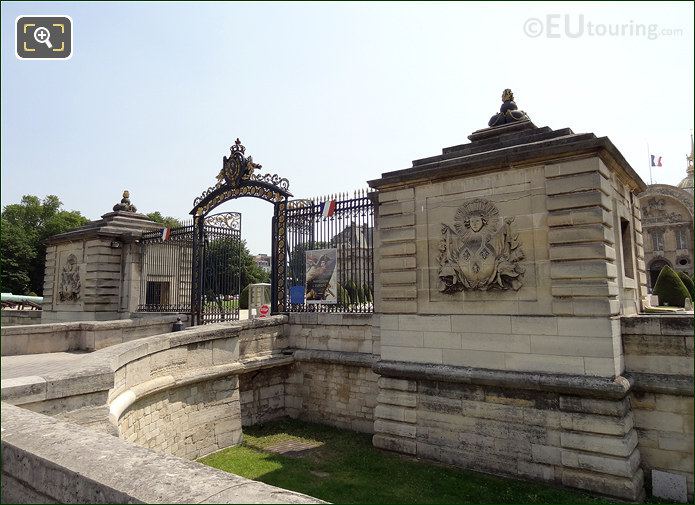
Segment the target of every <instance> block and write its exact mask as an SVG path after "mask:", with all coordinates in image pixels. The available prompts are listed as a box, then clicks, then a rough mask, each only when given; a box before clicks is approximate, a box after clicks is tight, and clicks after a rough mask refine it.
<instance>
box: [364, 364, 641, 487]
mask: <svg viewBox="0 0 695 505" xmlns="http://www.w3.org/2000/svg"><path fill="white" fill-rule="evenodd" d="M376 371H377V372H378V373H380V374H381V375H382V377H380V379H379V387H380V388H379V396H378V405H377V407H376V409H375V414H374V415H375V421H374V431H375V435H374V445H375V446H376V447H380V448H383V449H388V450H395V451H398V452H402V453H406V454H410V455H413V456H417V457H419V458H425V459H432V460H437V461H444V462H446V463H450V464H454V465H457V466H461V467H464V468H471V469H476V470H483V471H488V472H491V473H497V474H507V475H512V476H516V477H524V478H529V479H538V480H543V481H546V482H551V483H556V484H563V485H566V486H571V487H577V488H583V489H589V490H592V491H595V492H600V493H604V494H607V495H613V496H622V497H623V498H627V499H630V500H638V499H640V498H641V497H642V493H643V489H642V481H643V475H642V471H641V470H640V469H639V462H640V459H639V451H638V450H637V449H636V447H637V433H636V432H635V430H634V428H633V425H634V419H633V416H632V412H631V411H630V408H629V402H628V401H627V399H626V398H625V394H626V392H627V386H626V385H621V384H616V383H613V382H612V381H610V380H607V379H598V378H597V379H594V380H593V381H592V382H586V383H582V382H577V381H576V380H575V378H573V377H572V376H564V377H563V376H557V375H553V376H551V375H546V374H527V373H519V372H516V373H503V372H492V371H488V372H487V373H484V372H479V371H475V370H470V369H469V370H468V371H463V370H461V369H460V368H457V367H445V366H438V367H435V366H430V365H406V364H401V366H398V365H393V364H383V363H382V364H378V365H377V367H376Z"/></svg>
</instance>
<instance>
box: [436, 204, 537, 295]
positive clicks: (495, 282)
mask: <svg viewBox="0 0 695 505" xmlns="http://www.w3.org/2000/svg"><path fill="white" fill-rule="evenodd" d="M513 221H514V218H513V217H508V218H504V219H501V218H500V217H499V210H498V209H497V207H496V206H495V205H494V204H493V203H492V202H491V201H489V200H485V199H483V198H475V199H473V200H468V201H467V202H465V203H464V204H463V205H461V207H459V209H458V211H457V212H456V216H455V217H454V225H453V227H451V226H449V225H448V224H445V223H442V238H441V241H440V244H439V272H438V277H439V291H441V292H443V293H455V292H457V291H473V290H478V291H488V290H493V289H499V290H508V289H513V290H515V291H516V290H518V289H519V288H521V286H522V284H523V282H522V280H523V274H524V268H523V267H522V266H521V265H520V264H519V261H521V260H522V259H523V258H524V252H523V250H522V248H521V244H520V242H519V238H518V234H514V233H512V229H511V224H512V222H513Z"/></svg>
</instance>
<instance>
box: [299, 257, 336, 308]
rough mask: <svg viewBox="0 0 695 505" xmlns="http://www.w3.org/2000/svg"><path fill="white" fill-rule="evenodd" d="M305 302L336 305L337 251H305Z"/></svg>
mask: <svg viewBox="0 0 695 505" xmlns="http://www.w3.org/2000/svg"><path fill="white" fill-rule="evenodd" d="M305 293H306V294H305V301H306V303H309V304H312V303H313V304H316V303H331V304H334V303H338V249H314V250H312V251H306V291H305Z"/></svg>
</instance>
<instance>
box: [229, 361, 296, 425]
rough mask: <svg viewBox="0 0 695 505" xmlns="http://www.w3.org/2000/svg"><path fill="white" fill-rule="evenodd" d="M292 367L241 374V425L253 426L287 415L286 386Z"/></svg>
mask: <svg viewBox="0 0 695 505" xmlns="http://www.w3.org/2000/svg"><path fill="white" fill-rule="evenodd" d="M290 373H291V367H289V366H287V367H280V368H273V369H269V370H258V371H255V372H251V373H246V374H242V375H240V376H239V395H240V399H241V425H242V426H252V425H254V424H258V423H265V422H268V421H272V420H273V419H279V418H281V417H284V416H286V415H287V410H286V408H285V402H286V395H285V388H286V384H287V381H288V377H289V376H290Z"/></svg>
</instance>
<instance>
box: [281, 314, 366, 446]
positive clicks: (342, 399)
mask: <svg viewBox="0 0 695 505" xmlns="http://www.w3.org/2000/svg"><path fill="white" fill-rule="evenodd" d="M289 317H290V319H289V325H288V326H289V327H288V334H289V337H288V340H289V342H288V344H289V346H290V348H292V349H294V358H295V364H294V365H293V366H292V368H291V371H290V373H289V375H288V378H287V384H286V386H285V393H286V398H285V402H286V408H287V414H288V415H290V416H291V417H294V418H299V419H304V420H307V421H313V422H320V423H325V424H330V425H332V426H337V427H340V428H345V429H351V430H355V431H361V432H367V433H371V432H373V429H374V428H373V419H374V406H375V405H376V395H377V391H378V386H377V376H376V374H374V372H373V371H372V365H373V364H374V363H375V362H376V360H377V359H378V354H379V352H380V333H379V316H376V315H373V314H316V313H306V314H290V316H289Z"/></svg>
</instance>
